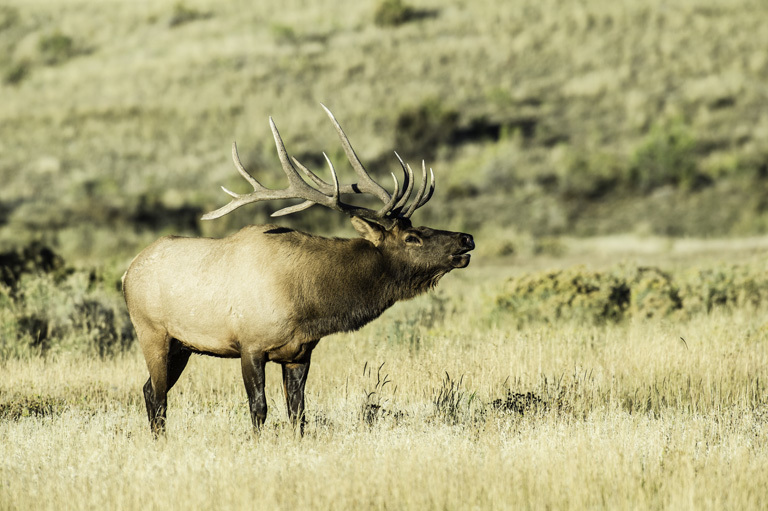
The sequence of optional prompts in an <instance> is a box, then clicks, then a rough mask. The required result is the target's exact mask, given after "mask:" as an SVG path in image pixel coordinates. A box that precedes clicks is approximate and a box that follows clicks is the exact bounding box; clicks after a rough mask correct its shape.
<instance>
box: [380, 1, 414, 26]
mask: <svg viewBox="0 0 768 511" xmlns="http://www.w3.org/2000/svg"><path fill="white" fill-rule="evenodd" d="M415 14H416V11H415V10H414V9H413V7H410V6H409V5H406V4H405V3H403V0H381V1H380V2H379V4H378V6H377V7H376V11H375V12H374V14H373V22H374V23H375V24H376V25H378V26H380V27H396V26H398V25H402V24H403V23H406V22H408V21H410V20H412V19H413V18H414V17H415Z"/></svg>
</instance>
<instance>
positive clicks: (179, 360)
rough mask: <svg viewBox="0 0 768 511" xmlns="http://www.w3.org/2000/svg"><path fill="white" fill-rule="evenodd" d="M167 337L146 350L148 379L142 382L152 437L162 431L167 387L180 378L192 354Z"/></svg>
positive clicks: (169, 387) (166, 405) (164, 420)
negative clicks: (151, 348)
mask: <svg viewBox="0 0 768 511" xmlns="http://www.w3.org/2000/svg"><path fill="white" fill-rule="evenodd" d="M166 339H167V340H166ZM166 339H163V342H162V343H157V344H155V345H154V348H155V349H154V350H146V351H145V356H146V358H147V367H148V368H149V379H148V380H147V383H146V384H144V401H145V403H146V405H147V417H148V419H149V425H150V428H151V430H152V434H153V435H154V436H155V437H157V436H158V435H161V434H163V433H165V423H166V411H167V409H168V391H169V390H171V387H173V386H174V385H175V384H176V382H177V381H178V380H179V377H180V376H181V373H182V372H183V371H184V368H185V367H186V366H187V362H188V361H189V357H190V355H191V352H190V351H189V350H188V349H186V348H184V346H183V345H182V344H181V343H180V342H179V341H178V340H177V339H172V338H166ZM147 351H148V352H149V353H147ZM147 355H149V356H147Z"/></svg>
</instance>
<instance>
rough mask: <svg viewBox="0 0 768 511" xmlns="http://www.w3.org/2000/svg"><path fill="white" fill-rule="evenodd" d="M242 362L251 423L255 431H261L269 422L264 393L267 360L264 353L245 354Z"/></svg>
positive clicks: (242, 356)
mask: <svg viewBox="0 0 768 511" xmlns="http://www.w3.org/2000/svg"><path fill="white" fill-rule="evenodd" d="M240 362H241V364H242V369H243V382H244V383H245V392H246V393H247V394H248V406H249V407H250V409H251V422H253V427H254V429H255V430H256V431H259V430H261V427H262V426H263V425H264V421H265V420H267V396H266V394H265V393H264V366H265V365H266V363H267V358H266V356H265V355H264V353H243V354H242V355H241V359H240Z"/></svg>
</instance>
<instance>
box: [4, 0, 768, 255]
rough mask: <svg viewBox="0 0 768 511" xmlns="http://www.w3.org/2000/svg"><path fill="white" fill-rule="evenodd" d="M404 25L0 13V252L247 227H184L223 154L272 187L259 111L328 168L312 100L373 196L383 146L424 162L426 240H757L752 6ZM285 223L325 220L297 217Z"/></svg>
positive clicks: (197, 8) (180, 7)
mask: <svg viewBox="0 0 768 511" xmlns="http://www.w3.org/2000/svg"><path fill="white" fill-rule="evenodd" d="M390 3H392V2H390ZM394 4H397V2H394ZM407 6H409V9H406V10H405V11H404V12H403V11H402V10H401V11H400V12H399V14H401V15H402V16H401V18H400V19H399V21H400V23H399V24H398V23H397V20H398V18H397V16H395V17H394V18H392V19H393V20H395V21H393V22H391V23H389V24H387V23H384V21H386V19H385V18H383V17H382V15H381V14H380V13H379V9H381V3H380V2H347V1H340V2H323V3H317V2H315V3H306V2H296V1H291V0H289V1H287V2H286V1H282V2H271V1H266V2H256V3H254V2H242V1H231V2H207V1H192V0H184V1H181V2H179V1H158V2H152V3H134V2H74V1H69V0H56V1H52V2H26V1H16V0H10V1H6V2H4V3H3V5H2V6H0V96H1V97H2V101H0V179H1V180H2V183H3V186H2V188H1V189H0V222H1V223H2V224H3V227H2V231H0V232H1V233H2V234H1V235H0V239H1V240H2V241H3V242H4V243H5V245H11V244H18V243H19V242H20V241H21V240H25V239H30V238H42V239H43V240H44V241H46V242H48V243H52V244H54V246H57V247H59V248H60V250H62V251H63V252H64V253H65V255H66V256H67V257H69V258H73V259H75V260H82V261H83V262H87V263H99V264H104V262H105V259H106V260H107V264H108V265H109V264H115V265H124V264H125V262H126V259H128V258H130V256H131V255H132V254H134V253H135V252H136V251H137V250H138V249H139V248H140V247H141V246H142V245H144V244H145V243H146V242H147V241H149V240H150V239H152V238H153V237H155V236H156V235H157V233H159V232H187V233H194V232H204V233H207V234H223V233H225V232H229V231H231V230H232V229H233V228H235V227H237V226H240V225H243V224H244V223H246V222H250V221H253V220H254V219H255V220H256V221H261V220H264V218H265V215H266V212H267V211H270V210H272V209H273V208H272V207H271V206H253V207H251V208H249V209H248V211H243V212H238V214H237V215H235V216H234V217H233V218H232V219H231V220H230V219H227V220H220V221H217V222H215V223H211V224H208V225H201V224H200V223H199V222H198V221H197V218H198V217H199V214H200V213H201V212H203V211H205V210H209V209H213V208H215V207H217V206H218V205H221V204H223V203H224V202H225V201H226V197H225V196H223V194H222V193H221V192H220V190H219V188H218V186H219V185H221V184H224V185H227V186H228V187H231V188H234V189H237V190H244V189H245V188H244V187H243V186H242V184H241V183H240V182H239V177H238V176H237V175H236V173H235V172H234V171H233V167H232V164H231V162H230V160H229V155H228V152H229V145H230V143H231V141H232V140H233V139H236V140H237V141H238V142H239V145H240V148H241V152H242V156H243V159H244V161H245V162H246V165H247V166H248V167H249V168H250V169H251V170H252V171H253V172H254V173H256V174H258V175H259V176H265V181H266V182H268V183H270V184H272V185H278V184H280V172H279V164H278V162H277V159H276V156H275V154H274V146H273V144H272V142H271V138H270V136H269V131H268V126H267V117H268V116H269V115H272V116H274V118H275V120H276V122H277V124H278V126H279V127H280V128H281V132H282V134H283V136H284V138H285V140H286V143H287V145H288V148H289V151H291V152H292V153H293V154H295V155H297V156H298V157H299V158H300V159H302V160H303V161H305V162H306V163H307V164H309V165H311V166H313V167H314V168H318V169H319V168H320V167H321V164H322V160H321V156H320V153H321V151H326V152H328V153H329V154H330V155H332V156H333V157H334V158H335V159H336V161H337V162H338V163H339V165H340V164H341V160H343V158H342V157H341V152H340V149H339V144H338V141H337V140H336V139H335V136H334V133H333V130H332V129H331V127H330V126H329V124H328V122H327V119H325V118H324V115H323V113H322V111H321V109H320V108H319V106H318V103H319V102H323V103H325V104H327V105H328V106H329V107H330V108H331V109H332V110H333V111H334V112H335V113H336V115H337V117H338V118H339V119H340V120H341V122H342V124H343V126H344V127H345V128H346V129H347V131H348V133H349V134H350V136H351V138H352V141H353V143H354V144H355V146H356V148H357V149H358V152H359V154H360V155H361V157H362V158H363V160H364V161H365V162H367V163H369V167H370V168H371V169H372V171H374V172H375V173H376V174H377V175H378V176H380V177H381V178H382V179H386V176H387V174H388V172H389V171H391V170H395V169H396V167H397V164H396V161H395V160H394V157H393V156H392V153H391V151H392V150H393V149H397V150H398V151H399V152H400V153H401V154H402V155H403V156H404V157H405V158H406V160H409V161H412V162H414V163H415V162H418V160H420V159H422V158H426V159H427V160H428V162H429V163H430V165H432V166H433V167H434V168H435V170H436V172H437V176H438V193H437V196H436V198H435V199H434V203H435V204H432V205H431V208H429V210H428V211H425V212H424V213H421V220H423V221H425V222H427V221H430V222H441V223H443V224H448V225H453V226H462V227H464V228H467V229H473V230H475V231H477V230H478V229H479V227H480V226H481V225H483V226H485V227H486V229H488V230H489V232H494V233H496V235H501V236H504V235H505V233H507V234H506V235H510V233H517V234H520V233H522V234H524V235H532V236H534V237H539V236H543V235H553V234H555V235H557V234H576V235H583V234H601V233H615V232H627V231H630V232H637V233H646V234H647V233H658V234H665V235H732V234H755V233H761V232H764V230H765V226H766V222H767V221H768V214H767V213H766V209H767V206H766V204H768V191H767V187H766V183H767V182H768V181H767V180H768V170H766V169H767V168H768V167H767V166H768V156H767V155H768V114H766V112H765V111H764V110H765V109H764V108H763V106H764V105H765V104H766V100H768V89H766V88H765V83H766V79H768V50H766V48H768V27H767V26H766V24H765V23H763V21H764V20H765V19H766V17H767V15H768V6H766V5H765V4H764V3H762V2H753V1H748V0H737V1H734V2H728V3H727V4H724V3H722V2H708V1H697V0H685V1H681V2H675V3H671V4H670V3H669V2H661V1H658V2H657V1H651V2H618V3H617V2H608V1H604V0H592V1H590V2H587V3H573V2H561V1H546V2H540V1H533V0H530V1H529V0H522V1H519V2H514V3H504V4H499V3H498V2H493V1H479V2H463V1H454V2H422V1H419V2H417V1H410V2H407ZM396 14H397V13H396ZM377 21H378V23H377ZM343 168H344V169H345V170H347V171H348V169H347V168H346V167H343ZM489 211H492V214H490V213H489ZM286 222H289V223H290V222H293V223H294V225H299V226H304V227H306V226H310V225H312V226H314V227H316V228H320V229H321V230H326V231H328V230H336V229H338V228H339V227H340V226H343V225H344V221H343V219H338V218H336V216H335V214H333V213H327V212H315V211H311V212H309V213H307V214H305V215H303V216H301V217H300V218H296V219H287V220H286ZM110 261H111V262H110Z"/></svg>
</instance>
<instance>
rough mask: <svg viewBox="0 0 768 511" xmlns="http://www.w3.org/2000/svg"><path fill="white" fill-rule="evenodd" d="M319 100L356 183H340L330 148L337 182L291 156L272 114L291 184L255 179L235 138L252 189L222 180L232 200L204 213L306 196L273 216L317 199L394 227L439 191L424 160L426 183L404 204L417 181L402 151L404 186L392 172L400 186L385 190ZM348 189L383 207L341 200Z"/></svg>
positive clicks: (212, 214)
mask: <svg viewBox="0 0 768 511" xmlns="http://www.w3.org/2000/svg"><path fill="white" fill-rule="evenodd" d="M320 106H322V107H323V109H324V110H325V113H326V114H328V117H329V118H330V119H331V122H332V123H333V126H334V128H336V133H338V135H339V138H340V139H341V146H342V147H343V148H344V153H346V155H347V159H349V162H350V163H351V164H352V168H353V169H354V170H355V173H356V174H357V176H358V182H357V183H354V184H348V185H339V180H338V177H337V176H336V169H334V167H333V163H331V160H330V159H329V158H328V156H327V155H326V154H325V153H323V156H324V157H325V160H326V161H327V162H328V167H329V168H330V170H331V177H332V179H333V184H331V183H327V182H325V181H324V180H323V179H321V178H320V177H318V176H317V175H316V174H315V173H314V172H312V171H311V170H309V169H308V168H307V167H305V166H304V165H302V164H301V163H299V161H298V160H297V159H296V158H293V157H289V156H288V152H287V151H286V150H285V144H283V139H282V138H280V133H279V132H278V131H277V126H275V123H274V121H272V117H270V118H269V127H270V128H271V129H272V136H273V137H274V139H275V146H276V147H277V155H278V157H279V158H280V163H281V164H282V166H283V172H285V175H286V176H287V177H288V187H287V188H284V189H282V190H272V189H270V188H266V187H265V186H263V185H262V184H261V183H259V182H258V181H257V180H256V179H254V178H253V176H251V175H250V174H249V173H248V171H247V170H245V167H244V166H243V164H242V163H241V162H240V156H239V155H238V154H237V145H236V144H235V143H234V142H233V143H232V160H233V161H234V162H235V167H236V168H237V171H238V172H239V173H240V175H241V176H243V178H245V180H246V181H248V183H250V185H251V186H252V187H253V192H250V193H247V194H239V193H235V192H232V191H230V190H227V189H226V188H224V187H223V186H222V187H221V188H222V190H224V191H225V192H226V193H227V194H228V195H230V196H231V197H232V200H231V201H230V202H229V204H227V205H226V206H223V207H221V208H219V209H217V210H215V211H211V212H210V213H207V214H205V215H203V217H202V219H203V220H212V219H214V218H219V217H221V216H224V215H226V214H227V213H230V212H232V211H234V210H235V209H237V208H239V207H240V206H244V205H245V204H250V203H251V202H259V201H265V200H275V199H304V202H302V203H300V204H296V205H295V206H289V207H286V208H283V209H281V210H279V211H275V212H274V213H272V216H282V215H288V214H290V213H296V212H297V211H303V210H305V209H307V208H308V207H310V206H313V205H315V204H320V205H321V206H325V207H328V208H331V209H334V210H336V211H341V212H343V213H346V214H348V215H350V216H358V217H362V218H367V219H369V220H373V221H375V222H378V223H380V224H382V225H384V226H385V227H386V228H391V227H392V225H394V223H395V220H396V219H397V218H410V217H411V215H412V214H413V212H414V211H416V210H417V209H418V208H420V207H422V206H423V205H424V204H426V203H427V201H428V200H429V199H430V198H431V197H432V193H433V192H434V191H435V174H434V172H432V169H429V172H430V180H429V189H427V167H426V164H425V163H424V161H422V162H421V170H422V182H421V186H420V187H419V190H418V192H416V197H415V198H414V200H413V201H412V202H411V205H410V206H409V207H408V209H405V207H406V205H407V203H408V201H409V199H410V197H411V192H412V191H413V183H414V178H413V170H411V167H410V165H408V164H406V163H404V162H403V160H402V159H401V158H400V156H399V155H398V154H397V153H395V156H397V159H398V161H399V162H400V166H401V167H402V169H403V187H402V189H401V188H400V183H399V182H398V180H397V176H395V174H394V173H393V174H392V177H393V178H394V180H395V190H394V192H393V193H392V194H391V195H390V194H389V192H387V190H385V189H384V188H383V187H382V186H381V185H380V184H378V183H377V182H376V181H374V180H373V178H371V176H370V175H369V174H368V172H367V171H366V170H365V167H363V164H362V163H361V162H360V159H359V158H358V157H357V154H355V150H354V149H353V148H352V144H350V143H349V139H348V138H347V135H346V134H345V133H344V130H342V129H341V126H340V125H339V123H338V122H337V121H336V118H335V117H334V116H333V114H332V113H331V111H330V110H328V109H327V108H326V107H325V105H322V104H321V105H320ZM297 167H298V168H299V170H301V172H302V173H303V174H304V176H306V177H307V178H308V179H309V180H310V181H311V182H312V183H313V184H314V185H315V187H316V188H313V187H312V186H310V185H309V184H307V182H306V181H305V180H304V179H303V178H302V177H301V175H300V174H299V172H298V171H297V170H296V168H297ZM343 194H369V195H373V196H375V197H377V198H378V199H379V200H380V201H381V202H383V203H384V206H382V208H381V209H379V210H373V209H368V208H364V207H361V206H355V205H352V204H346V203H344V202H342V201H341V195H343Z"/></svg>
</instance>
